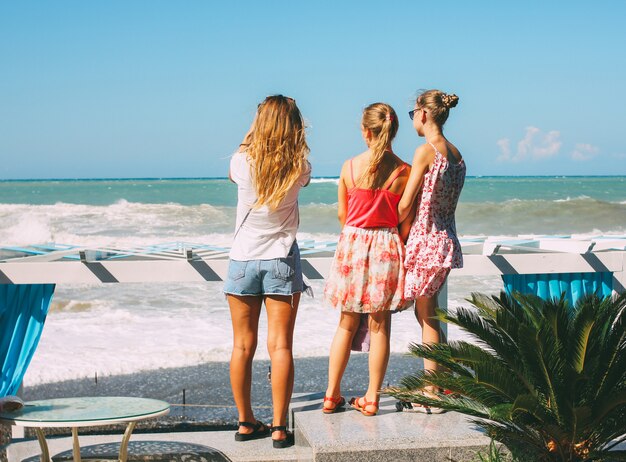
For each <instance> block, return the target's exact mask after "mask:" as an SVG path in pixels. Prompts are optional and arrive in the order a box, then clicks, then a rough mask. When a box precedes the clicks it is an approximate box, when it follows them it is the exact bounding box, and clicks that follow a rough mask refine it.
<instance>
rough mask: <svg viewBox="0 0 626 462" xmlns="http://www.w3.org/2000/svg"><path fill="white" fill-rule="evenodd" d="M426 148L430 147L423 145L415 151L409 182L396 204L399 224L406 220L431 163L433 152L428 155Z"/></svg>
mask: <svg viewBox="0 0 626 462" xmlns="http://www.w3.org/2000/svg"><path fill="white" fill-rule="evenodd" d="M427 147H430V146H428V145H423V146H420V147H419V148H417V149H416V150H415V155H414V156H413V166H412V167H411V174H410V175H409V180H408V181H407V183H406V188H405V189H404V193H403V194H402V199H400V202H399V203H398V219H399V220H400V223H402V222H403V221H404V220H406V218H407V217H408V216H409V213H410V212H411V208H413V206H414V203H415V198H416V197H417V193H418V192H419V190H420V188H421V187H422V183H423V182H424V174H425V173H426V172H427V171H428V167H429V165H430V163H431V161H432V157H433V155H434V152H433V154H432V155H430V153H429V152H428V150H427Z"/></svg>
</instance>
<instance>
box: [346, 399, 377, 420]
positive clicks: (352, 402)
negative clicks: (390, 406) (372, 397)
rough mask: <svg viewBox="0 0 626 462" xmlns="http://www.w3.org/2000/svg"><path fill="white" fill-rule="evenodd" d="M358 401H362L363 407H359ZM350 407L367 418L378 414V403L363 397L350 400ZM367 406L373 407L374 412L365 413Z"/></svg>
mask: <svg viewBox="0 0 626 462" xmlns="http://www.w3.org/2000/svg"><path fill="white" fill-rule="evenodd" d="M360 399H362V400H363V406H361V405H359V400H360ZM350 405H351V406H352V407H353V408H354V409H356V410H357V411H359V412H361V414H363V415H364V416H367V417H372V416H375V415H376V414H378V401H368V400H367V398H365V396H363V397H362V398H352V399H351V400H350ZM367 406H375V407H376V410H375V411H374V412H370V411H367V410H366V408H367Z"/></svg>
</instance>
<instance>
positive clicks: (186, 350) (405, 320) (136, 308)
mask: <svg viewBox="0 0 626 462" xmlns="http://www.w3.org/2000/svg"><path fill="white" fill-rule="evenodd" d="M323 284H324V282H323V281H312V285H313V290H314V292H315V298H310V297H306V296H305V297H303V298H302V303H301V305H300V309H299V312H298V320H297V322H296V332H295V338H296V341H295V343H294V355H295V356H296V357H310V356H327V355H328V351H329V347H330V343H331V341H332V337H333V335H334V333H335V330H336V328H337V322H338V318H339V313H338V312H336V311H334V310H332V309H331V308H328V307H327V306H325V305H324V303H323V301H322V291H323ZM500 285H501V283H500V280H499V279H498V278H455V277H452V278H451V282H450V289H449V300H450V302H449V307H450V308H451V309H453V308H455V307H456V306H459V305H463V306H467V305H468V304H467V302H465V301H464V298H465V297H467V296H469V294H470V292H471V291H475V290H480V291H484V292H489V293H494V292H497V291H498V290H499V289H500ZM221 287H222V285H221V283H205V284H171V285H168V286H164V285H157V284H115V285H106V286H89V285H75V286H59V287H58V288H57V290H56V294H55V298H54V300H55V302H54V303H55V304H56V306H57V308H56V309H54V310H52V311H51V313H50V314H49V315H48V319H47V321H46V326H45V329H44V331H43V335H42V337H41V341H40V344H39V347H38V349H37V351H36V353H35V356H34V358H33V360H32V362H31V365H30V367H29V369H28V372H27V374H26V377H25V379H24V383H25V385H26V386H29V385H36V384H40V383H49V382H55V381H60V380H66V379H74V378H81V377H93V376H94V374H98V375H100V376H102V375H115V374H128V373H133V372H138V371H142V370H150V369H157V368H162V367H179V366H188V365H197V364H202V363H204V362H206V361H228V360H229V358H230V351H231V344H232V337H231V335H232V334H231V326H230V318H229V314H228V308H227V303H226V301H225V299H224V296H223V295H222V293H221ZM71 307H73V308H71ZM79 307H80V308H79ZM419 338H420V331H419V326H418V324H417V321H416V320H415V318H414V315H413V313H412V312H411V311H410V310H409V311H406V312H403V313H399V314H396V315H394V316H393V336H392V351H393V352H397V353H404V352H406V351H407V348H408V345H409V343H411V342H416V341H419ZM449 338H450V339H459V338H464V339H467V338H468V337H467V335H466V334H463V333H462V332H460V331H459V330H458V329H455V328H451V329H450V331H449ZM266 341H267V318H266V315H265V312H263V314H262V315H261V321H260V326H259V348H258V351H257V357H258V358H263V359H267V358H268V357H269V356H268V354H267V349H266V347H265V344H266ZM76 352H80V354H76ZM61 358H62V360H61Z"/></svg>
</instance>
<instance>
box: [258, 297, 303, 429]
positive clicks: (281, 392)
mask: <svg viewBox="0 0 626 462" xmlns="http://www.w3.org/2000/svg"><path fill="white" fill-rule="evenodd" d="M299 303H300V294H294V295H293V305H292V297H291V296H284V295H267V296H266V297H265V307H266V308H267V323H268V333H267V350H268V351H269V354H270V359H271V362H272V403H273V406H274V421H273V423H272V424H273V425H276V426H279V425H285V424H286V421H287V411H288V409H289V401H290V400H291V392H292V391H293V375H294V369H293V351H292V348H293V328H294V325H295V322H296V314H297V313H298V304H299ZM286 436H287V435H286V434H285V432H282V431H276V432H274V433H273V434H272V438H273V439H278V440H281V439H284V438H285V437H286Z"/></svg>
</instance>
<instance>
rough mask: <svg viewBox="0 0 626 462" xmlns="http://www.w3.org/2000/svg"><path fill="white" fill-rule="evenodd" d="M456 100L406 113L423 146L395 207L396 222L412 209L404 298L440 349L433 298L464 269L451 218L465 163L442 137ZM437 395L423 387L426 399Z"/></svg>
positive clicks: (429, 94) (429, 367) (442, 97)
mask: <svg viewBox="0 0 626 462" xmlns="http://www.w3.org/2000/svg"><path fill="white" fill-rule="evenodd" d="M458 101H459V97H458V96H456V95H453V94H447V93H444V92H442V91H440V90H428V91H425V92H423V93H421V94H420V95H419V96H418V97H417V100H416V101H415V107H414V109H413V110H412V111H410V112H409V117H410V118H411V120H413V127H414V128H415V131H416V132H417V134H418V136H420V137H424V138H425V139H426V143H424V144H422V145H421V146H419V147H418V148H417V149H416V150H415V156H414V157H413V168H412V169H411V176H410V177H409V181H408V183H407V185H406V189H405V190H404V194H403V196H402V199H401V200H400V203H399V204H398V213H399V214H400V218H401V219H402V218H403V217H405V216H407V215H408V214H409V213H410V211H411V209H412V208H413V209H414V207H415V206H416V205H417V206H418V207H417V215H416V217H415V221H414V223H413V224H412V226H411V231H410V233H409V238H408V241H407V243H406V259H405V263H404V265H405V268H406V283H405V288H404V296H405V298H406V299H407V300H415V315H416V317H417V320H418V322H419V324H420V326H421V327H422V343H424V344H433V343H439V342H441V341H442V340H443V339H442V338H441V330H440V326H439V321H438V320H437V319H435V318H434V316H435V309H436V308H437V294H438V293H439V290H440V289H441V287H442V286H443V284H444V283H445V282H446V278H447V277H448V274H449V273H450V269H451V268H460V267H462V266H463V254H462V252H461V244H460V243H459V239H458V238H457V234H456V224H455V220H454V213H455V210H456V206H457V203H458V201H459V196H460V195H461V190H462V189H463V184H464V182H465V171H466V167H465V162H464V161H463V157H462V156H461V153H460V152H459V150H458V149H457V148H456V146H454V144H452V143H451V142H450V141H449V140H448V139H447V138H446V137H445V136H444V134H443V125H444V124H445V122H446V120H447V119H448V115H449V114H450V109H451V108H453V107H455V106H456V105H457V103H458ZM437 368H438V365H437V363H435V362H434V361H430V360H426V359H425V360H424V369H425V370H426V371H431V372H436V371H437ZM437 391H438V390H435V389H434V388H433V387H427V388H426V389H425V390H423V393H425V394H426V395H428V396H431V397H436V393H437ZM403 406H404V409H403V410H407V411H411V412H423V413H425V414H435V413H440V412H442V410H441V409H437V408H434V407H429V406H421V405H419V404H413V405H411V403H403Z"/></svg>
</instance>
